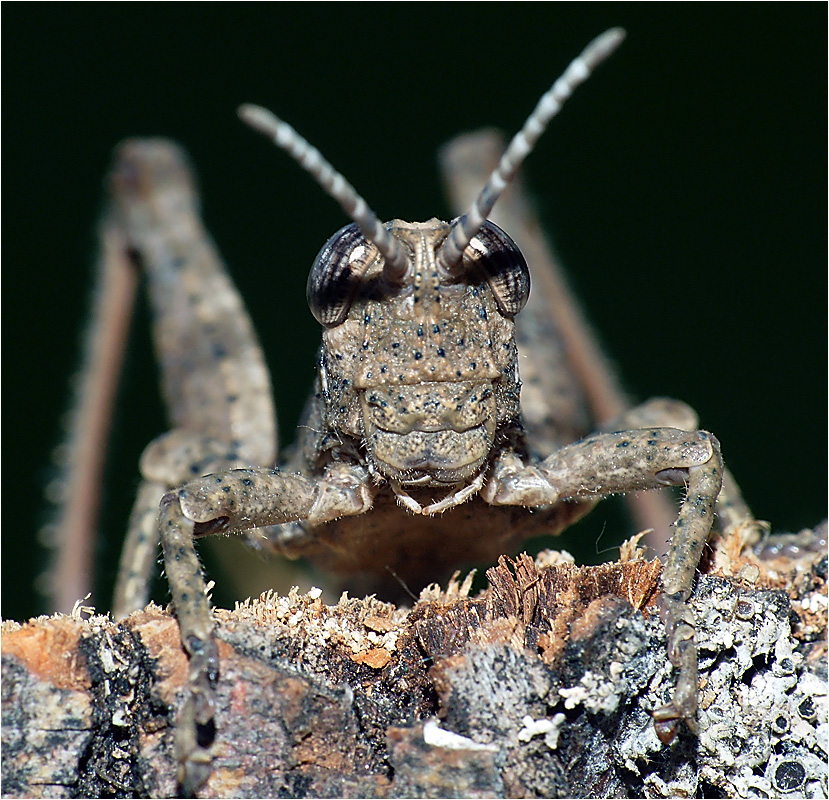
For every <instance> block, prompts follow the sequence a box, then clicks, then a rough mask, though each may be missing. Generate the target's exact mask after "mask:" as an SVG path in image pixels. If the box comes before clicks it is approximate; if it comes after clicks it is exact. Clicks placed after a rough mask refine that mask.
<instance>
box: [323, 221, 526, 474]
mask: <svg viewBox="0 0 829 800" xmlns="http://www.w3.org/2000/svg"><path fill="white" fill-rule="evenodd" d="M386 228H387V230H388V231H389V232H390V233H391V234H392V236H394V238H395V239H396V240H397V241H399V242H400V243H401V244H402V245H403V246H404V248H405V250H406V252H407V255H408V267H407V269H406V271H405V274H404V275H403V276H402V277H401V278H400V279H398V280H394V279H392V278H390V277H389V276H388V274H387V273H386V272H385V271H384V259H383V258H382V256H380V255H379V253H378V252H377V249H376V248H375V247H374V246H373V245H371V244H369V243H368V242H367V241H366V239H365V238H364V237H363V236H362V234H360V233H359V231H357V230H356V226H354V225H350V226H348V227H346V228H344V229H342V230H341V231H339V232H338V233H337V234H335V235H334V236H333V237H332V238H331V239H330V240H329V241H328V243H327V244H326V245H325V247H324V248H323V250H322V251H321V253H320V255H319V256H318V258H317V261H316V262H315V264H314V267H313V269H312V271H311V275H310V277H309V281H308V286H309V289H308V295H309V303H310V306H311V309H312V311H313V312H314V315H315V316H316V317H317V319H318V320H320V321H321V322H323V324H324V325H326V329H325V331H324V333H323V346H322V359H321V368H320V372H321V386H322V392H323V396H324V401H325V402H324V406H325V408H326V410H327V419H326V423H327V425H328V427H329V430H330V431H331V432H332V433H337V434H339V435H340V436H347V437H350V438H352V439H355V440H358V441H361V442H362V443H363V444H364V445H365V448H366V452H367V454H368V459H369V465H370V468H371V469H372V471H373V472H374V473H375V474H376V475H381V476H383V477H386V478H388V479H390V480H393V481H395V482H398V483H400V484H402V485H405V486H439V485H454V484H457V483H460V482H463V481H468V480H470V479H471V478H473V477H475V476H476V475H477V474H479V473H480V472H481V470H482V469H483V468H484V467H485V465H486V464H487V463H488V460H489V456H490V454H491V452H492V449H493V446H494V445H495V443H496V441H497V438H498V431H499V429H500V428H502V427H503V426H504V425H505V424H508V423H512V422H515V421H516V420H517V418H518V413H519V389H520V382H519V379H518V365H517V349H516V345H515V339H514V331H515V325H514V322H513V319H512V318H513V317H514V316H515V314H516V313H517V312H518V311H519V310H520V309H521V308H522V307H523V305H524V303H525V302H526V300H527V296H528V294H529V272H528V270H527V265H526V262H525V261H524V258H523V256H522V255H521V252H520V251H519V250H518V248H517V247H516V245H515V244H514V243H513V242H512V240H511V239H510V238H509V237H508V236H507V235H506V234H505V233H504V232H503V231H501V230H500V229H499V228H497V227H496V226H495V225H493V224H491V223H487V225H486V226H485V228H483V229H482V231H481V232H480V233H479V235H478V236H476V237H475V238H474V239H473V240H472V241H471V242H470V244H469V246H468V247H467V248H466V251H465V252H464V258H463V262H462V264H461V265H459V267H458V268H457V269H455V270H452V271H448V270H445V269H442V268H441V267H440V266H439V264H438V261H437V258H436V253H437V251H438V250H439V248H440V246H441V244H442V243H443V241H444V239H445V238H446V236H447V235H448V233H449V231H450V226H449V225H448V224H447V223H445V222H441V221H440V220H437V219H432V220H429V221H428V222H423V223H408V222H402V221H401V220H393V221H392V222H390V223H388V224H387V226H386Z"/></svg>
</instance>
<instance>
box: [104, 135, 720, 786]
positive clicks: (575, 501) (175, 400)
mask: <svg viewBox="0 0 829 800" xmlns="http://www.w3.org/2000/svg"><path fill="white" fill-rule="evenodd" d="M114 174H115V181H114V196H115V199H114V203H113V214H114V215H115V217H116V219H117V220H118V221H119V224H121V225H122V226H123V228H124V230H125V231H126V237H127V239H128V240H129V241H130V243H131V246H132V247H133V248H134V250H135V251H136V252H137V253H139V254H140V258H141V262H142V264H143V265H144V267H145V268H146V269H147V272H148V274H149V275H150V281H151V286H152V287H153V291H152V294H153V297H154V298H156V299H157V310H156V315H157V319H156V322H155V324H156V343H157V348H158V349H159V351H160V352H161V353H162V369H163V372H164V379H165V387H166V395H167V397H168V399H169V401H170V402H171V409H172V410H171V417H172V420H173V423H174V426H175V429H174V430H173V431H171V432H170V433H168V434H165V436H163V437H161V438H160V439H159V440H157V441H156V442H154V443H153V444H151V445H150V447H149V448H148V450H147V452H146V453H145V456H144V458H143V460H142V475H143V476H144V479H145V483H144V485H143V487H142V490H141V494H140V498H139V502H138V503H137V505H136V510H135V512H134V514H133V524H132V526H131V533H130V539H129V543H128V545H127V546H126V547H125V553H124V556H123V558H122V565H121V573H120V577H119V587H120V588H119V594H118V603H117V607H116V612H117V613H118V614H125V613H127V612H129V611H130V610H132V609H133V608H135V607H137V606H140V605H141V604H142V603H143V602H144V599H145V588H144V584H145V583H146V572H147V571H148V569H149V567H150V566H151V564H152V555H150V557H149V558H148V557H147V555H146V553H147V552H148V551H149V552H150V553H152V552H153V547H152V545H154V536H155V534H154V532H153V529H154V524H153V520H154V514H153V512H152V511H151V510H149V509H151V508H152V505H153V504H154V503H157V502H158V499H159V498H160V497H161V495H162V494H163V493H164V492H165V491H166V492H167V493H166V494H164V496H163V499H161V516H160V520H159V525H160V538H161V542H162V546H163V549H164V559H165V569H166V574H167V578H168V581H169V584H170V589H171V592H172V595H173V601H174V604H175V609H176V614H177V616H178V619H179V623H180V625H181V632H182V641H183V643H184V646H185V648H186V650H187V652H188V653H189V655H190V679H191V691H190V694H189V696H188V697H187V699H186V701H185V705H184V709H183V711H182V716H181V718H180V722H179V734H178V748H179V758H180V762H181V764H182V772H181V776H180V778H181V781H182V783H183V785H184V786H186V787H189V788H190V789H194V788H196V787H198V786H199V785H200V784H201V783H202V782H203V781H204V780H205V779H206V777H207V776H208V775H209V772H210V754H209V743H207V744H206V743H205V742H204V741H200V738H199V737H200V736H201V737H202V739H203V738H204V736H205V732H206V731H208V730H209V729H210V726H211V725H212V716H213V703H212V697H213V691H214V687H215V683H216V680H217V678H218V670H219V662H218V655H217V650H216V645H215V642H214V640H213V636H212V631H213V621H212V617H211V612H210V606H209V601H208V599H207V597H206V594H205V584H204V579H203V577H202V573H201V567H200V565H199V561H198V557H197V555H196V552H195V549H194V546H193V542H194V539H195V538H197V537H199V536H204V535H208V534H213V533H219V532H221V533H228V532H242V531H248V530H251V529H258V530H257V532H256V537H257V539H256V541H257V543H258V545H259V546H262V545H263V543H265V544H266V545H267V546H269V547H271V548H273V549H274V550H277V551H279V552H282V553H285V554H287V555H290V556H292V557H295V556H300V555H305V556H309V557H311V558H312V559H315V560H317V561H318V562H319V563H321V564H323V565H325V566H327V567H329V568H331V569H333V570H336V571H338V572H340V573H342V574H346V575H350V576H351V579H352V580H353V582H354V585H356V586H358V587H359V588H361V589H367V588H369V586H368V584H367V582H366V581H373V583H374V586H375V587H378V586H379V588H381V589H382V588H384V587H386V588H387V587H388V586H389V584H390V583H391V580H390V577H389V576H391V575H392V574H395V575H397V576H398V577H399V578H401V579H402V580H404V581H406V582H407V583H409V584H410V585H411V587H412V588H413V589H415V590H417V589H419V588H421V586H422V585H423V584H425V583H426V582H431V581H435V580H440V579H442V578H444V577H445V576H446V575H448V574H449V572H451V570H452V569H454V568H455V567H456V566H458V565H460V564H465V563H470V562H493V561H495V560H496V558H497V556H499V555H501V554H502V553H504V552H505V551H509V550H514V549H515V548H516V547H517V545H518V543H519V542H520V541H521V540H522V539H524V538H526V537H527V536H531V535H536V534H541V533H546V534H551V533H558V532H559V531H560V530H562V529H563V528H564V527H566V526H567V525H568V524H570V523H571V522H572V521H574V520H575V519H577V518H578V517H580V516H582V515H583V514H584V513H586V512H587V511H588V510H589V509H590V508H591V507H592V506H593V505H594V504H595V502H596V501H597V500H598V499H599V498H601V497H603V496H606V495H609V494H614V493H621V492H627V491H631V490H635V489H649V488H658V487H661V486H665V485H672V484H677V483H683V482H684V483H686V484H687V485H688V494H687V496H686V498H685V500H684V502H683V504H682V507H681V509H680V513H679V518H678V520H677V522H676V526H677V535H676V536H675V537H674V542H673V545H672V550H671V553H670V555H669V558H668V563H667V564H666V567H665V573H664V576H663V585H664V589H665V594H666V600H665V608H666V619H667V624H668V628H669V633H670V636H669V639H670V641H669V655H670V657H671V661H672V662H673V663H674V664H675V665H676V666H677V667H679V670H680V674H679V677H678V683H677V689H676V693H675V696H674V699H673V701H672V702H671V703H670V704H668V705H667V706H665V707H664V708H662V709H658V710H657V711H656V712H655V720H656V723H657V727H658V732H659V733H660V736H661V737H663V738H664V739H665V740H670V739H671V738H672V737H673V735H674V733H675V730H676V728H677V726H678V725H679V723H680V722H681V721H685V722H686V723H688V724H689V726H693V725H694V724H695V723H694V718H695V713H696V648H695V645H694V641H693V624H692V620H691V619H690V617H689V615H688V612H687V608H686V606H685V600H686V599H687V597H688V596H689V594H690V592H691V589H692V586H693V577H694V570H695V567H696V564H697V563H698V560H699V555H700V552H701V549H702V547H703V545H704V542H705V540H706V537H707V535H708V532H709V530H710V528H711V523H712V521H713V517H714V505H715V502H716V500H717V497H718V494H719V491H720V486H721V482H722V471H723V467H722V460H721V457H720V453H719V446H718V443H717V441H716V439H714V437H712V436H711V435H710V434H707V433H705V432H703V431H686V430H681V428H682V427H683V426H684V427H687V421H688V419H689V418H690V419H692V420H693V418H694V417H693V412H690V410H689V409H688V408H687V407H686V406H684V405H682V404H679V403H675V402H673V401H656V402H653V403H650V404H647V405H646V406H645V407H643V408H641V409H637V410H635V411H634V412H631V413H629V414H626V415H624V416H623V417H622V418H621V419H619V420H617V421H616V422H615V423H614V424H611V425H609V426H604V432H600V433H597V434H594V435H593V436H591V437H589V438H587V439H582V440H580V441H576V442H573V436H574V435H575V434H576V432H578V431H579V430H580V424H581V423H580V420H576V419H574V416H575V415H574V414H573V413H572V409H573V408H574V406H573V404H572V403H569V401H568V403H565V404H564V405H559V404H557V400H558V399H559V398H558V397H557V396H553V395H552V394H549V395H545V393H544V392H543V391H536V389H537V388H538V386H540V385H544V384H543V379H542V377H540V373H542V372H543V369H542V368H541V367H539V365H541V364H545V363H548V362H549V360H550V358H551V357H552V356H551V354H552V353H554V352H556V351H555V347H556V343H555V341H554V340H551V339H549V338H544V336H543V335H541V334H540V333H539V331H540V332H542V333H544V332H545V324H546V319H545V315H544V312H543V309H539V308H537V307H536V308H533V307H532V303H531V307H530V308H529V309H528V316H527V319H528V324H527V326H526V327H525V328H524V329H523V334H521V333H519V339H521V340H522V342H524V343H525V344H526V346H527V347H526V351H524V352H522V354H521V356H522V357H523V358H526V359H527V371H528V373H530V374H532V375H533V380H534V381H541V383H539V384H538V385H536V384H535V383H534V385H533V387H532V388H533V392H531V394H532V397H533V398H534V399H533V403H534V405H533V407H532V408H529V409H528V413H527V414H526V415H523V416H522V409H521V404H520V399H519V397H520V395H519V392H520V386H521V384H520V380H519V373H518V364H519V363H520V362H519V353H518V349H517V345H516V323H515V321H514V320H513V318H512V316H511V315H509V314H504V313H502V310H501V306H503V298H499V296H498V294H497V291H498V286H497V285H496V284H494V283H493V282H491V281H488V280H487V279H486V277H485V276H483V275H481V274H480V273H479V272H478V271H476V270H475V264H474V261H475V253H474V252H473V249H470V250H469V251H468V253H467V258H466V261H465V263H464V265H463V266H462V267H461V268H460V269H458V270H456V272H455V273H453V274H452V275H446V274H440V273H439V270H438V269H437V267H436V258H435V254H436V250H437V249H439V247H440V245H441V242H442V240H443V238H444V237H445V236H446V234H447V232H448V229H449V226H448V225H447V224H446V223H444V222H440V221H438V220H430V221H429V222H425V223H412V224H410V223H404V222H401V221H399V220H395V221H394V222H392V223H389V228H390V229H391V231H392V232H393V235H394V236H395V237H396V238H397V239H398V240H399V241H400V242H401V243H402V244H403V245H404V246H405V247H406V248H407V251H408V252H409V254H410V262H409V268H408V272H407V273H406V276H405V279H404V280H403V281H401V282H400V283H399V284H397V285H391V284H389V283H388V282H384V279H383V273H382V267H383V260H382V258H381V257H380V256H379V255H378V254H377V253H376V252H374V253H372V252H370V251H371V247H373V246H368V249H367V250H365V251H364V252H361V253H360V257H361V258H365V259H368V261H369V262H370V264H369V267H368V269H367V271H366V272H365V274H364V275H363V278H362V282H361V288H360V290H359V291H357V293H356V294H355V296H354V297H352V298H350V301H351V304H350V308H349V310H348V314H347V316H346V317H345V319H344V320H343V321H342V322H339V323H338V324H334V325H330V326H329V327H327V328H326V329H325V330H324V332H323V343H322V348H321V355H320V371H319V376H318V379H317V383H316V386H315V390H314V393H313V395H312V397H311V399H310V401H309V404H308V406H307V408H306V412H305V415H304V418H303V420H302V421H301V424H300V426H299V429H298V440H297V446H296V448H295V450H294V451H293V456H292V457H291V459H290V460H289V461H288V462H287V463H286V464H285V465H284V467H283V468H281V469H280V468H277V469H274V468H273V467H272V466H270V464H273V458H274V455H273V454H275V453H276V452H278V447H277V442H276V436H275V433H274V431H275V416H274V413H273V409H272V404H271V400H270V396H269V389H268V387H269V381H268V376H267V372H266V370H265V368H264V361H263V359H262V357H261V353H260V352H259V348H258V347H257V345H256V341H255V337H254V334H253V330H252V326H251V325H250V321H249V320H248V318H247V315H246V313H245V311H244V307H243V305H242V303H241V300H240V299H239V297H238V294H237V293H236V291H235V289H234V288H233V286H232V284H231V283H230V281H229V279H228V278H227V276H226V274H225V272H224V269H223V267H222V265H221V262H220V261H219V259H218V256H217V254H216V253H215V250H214V249H213V246H212V244H211V242H210V240H209V237H208V236H207V234H206V232H205V231H204V230H203V228H202V227H201V223H200V221H199V218H198V215H197V212H196V208H197V202H196V198H195V194H194V192H193V189H192V185H193V184H192V178H191V177H190V175H189V173H188V171H187V167H186V163H185V161H184V158H183V156H182V155H181V153H180V151H178V150H177V149H176V148H175V147H173V146H172V145H170V144H168V143H165V142H160V141H153V142H132V143H127V144H126V145H124V146H122V148H121V149H120V151H119V154H118V159H117V164H116V169H115V173H114ZM175 286H179V287H184V288H183V290H182V294H181V295H180V296H179V299H178V300H176V301H175V302H172V301H171V300H170V297H168V296H167V293H168V292H169V291H178V290H175V289H171V288H170V287H175ZM170 315H172V317H174V319H172V320H171V319H170V318H169V317H170ZM520 319H521V318H520V316H519V317H518V322H519V324H520ZM205 326H206V327H205ZM202 329H203V330H204V331H205V334H204V335H205V338H204V339H201V338H200V336H201V331H202ZM225 333H227V335H226V336H225ZM555 380H556V381H558V382H559V383H560V384H561V386H564V387H566V386H569V383H568V381H569V378H562V377H561V376H558V377H556V379H555ZM556 385H558V384H556ZM177 387H184V388H177ZM248 387H250V389H251V391H250V394H248V391H247V389H248ZM562 394H567V391H566V390H565V391H564V392H563V393H562ZM563 407H566V408H567V409H569V411H567V412H566V413H565V412H562V411H561V408H563ZM191 411H192V415H193V417H195V418H197V420H198V424H196V425H194V424H192V423H191V422H190V419H191ZM258 419H262V420H263V422H262V425H261V429H262V430H263V431H264V434H261V435H260V434H259V433H257V432H256V429H257V424H256V423H257V420H258ZM646 426H647V427H646ZM691 427H693V426H691ZM629 428H631V429H629ZM581 433H582V434H583V433H584V431H583V430H582V431H581ZM541 441H543V442H546V443H550V442H554V443H556V444H557V445H559V447H558V449H554V450H553V452H552V453H541V454H540V455H539V454H537V449H536V446H535V445H537V443H538V442H541ZM568 442H569V443H568ZM257 454H258V455H257ZM262 464H265V465H267V466H261V465H262ZM206 473H209V474H206ZM193 476H203V477H196V478H195V479H193ZM169 490H173V491H169ZM263 534H264V537H265V538H264V540H263V538H262V535H263ZM394 580H395V584H396V580H397V579H394Z"/></svg>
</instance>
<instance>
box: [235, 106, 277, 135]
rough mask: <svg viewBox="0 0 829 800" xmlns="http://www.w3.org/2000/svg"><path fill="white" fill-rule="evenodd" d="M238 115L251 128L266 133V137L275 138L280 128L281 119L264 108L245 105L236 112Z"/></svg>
mask: <svg viewBox="0 0 829 800" xmlns="http://www.w3.org/2000/svg"><path fill="white" fill-rule="evenodd" d="M236 114H237V115H238V116H239V119H240V120H242V122H245V123H247V124H248V125H250V127H251V128H254V129H255V130H257V131H259V132H260V133H264V134H265V135H266V136H273V135H274V134H275V131H276V128H277V127H278V126H279V119H277V117H276V116H275V115H274V114H272V113H271V112H270V111H268V110H267V109H266V108H262V106H257V105H254V104H253V103H244V104H242V105H241V106H239V108H238V109H237V110H236Z"/></svg>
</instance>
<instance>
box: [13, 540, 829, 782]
mask: <svg viewBox="0 0 829 800" xmlns="http://www.w3.org/2000/svg"><path fill="white" fill-rule="evenodd" d="M824 539H825V534H824ZM796 542H797V543H796ZM772 545H773V546H772ZM772 545H770V544H768V543H767V544H766V546H765V550H764V553H765V555H766V556H769V555H771V556H774V558H772V559H769V558H765V559H764V558H760V557H758V556H757V555H756V554H755V553H754V552H753V551H751V550H750V549H747V548H745V547H744V539H743V538H741V536H740V533H739V532H737V533H735V534H734V535H732V536H731V537H730V538H728V539H725V540H724V541H721V542H720V543H719V544H718V545H717V546H716V548H715V549H714V550H713V551H712V553H711V556H710V558H709V559H708V566H707V571H708V572H709V574H707V575H704V576H702V577H701V578H700V579H699V581H698V586H697V590H696V593H695V597H694V600H693V608H694V612H695V615H696V618H697V620H698V636H699V643H700V650H701V659H700V662H701V663H700V717H699V721H700V727H701V731H700V735H699V738H698V739H697V738H694V737H693V736H691V735H690V734H684V735H682V736H680V738H679V740H678V741H677V742H676V743H675V744H674V745H673V746H672V747H669V748H668V747H664V746H663V745H661V744H660V743H659V741H658V739H657V738H656V736H655V734H654V731H653V727H652V723H651V720H650V715H649V712H650V710H651V709H652V708H654V707H655V706H658V705H659V704H660V703H662V702H664V700H665V699H666V697H667V696H668V694H669V692H670V689H671V687H672V685H673V675H672V669H671V667H670V665H669V664H668V663H667V661H666V658H665V654H664V653H665V650H664V648H665V633H664V630H663V626H662V624H661V622H660V620H659V615H658V614H657V613H654V612H655V611H656V608H657V605H658V596H659V595H658V579H659V575H660V570H661V567H660V565H659V562H657V561H653V562H648V561H644V560H641V558H640V557H639V554H638V552H637V550H636V547H635V545H629V546H628V547H627V548H625V549H624V550H623V559H626V560H623V561H620V562H618V563H615V564H605V565H602V566H597V567H582V568H580V567H576V566H574V565H573V564H572V563H569V561H568V559H567V558H566V557H563V556H561V555H560V554H555V555H552V556H551V555H550V554H547V555H546V556H545V554H542V556H544V557H540V558H539V560H536V561H535V562H534V561H533V560H532V559H530V558H528V557H527V556H520V557H518V558H517V559H515V560H510V559H502V560H501V562H500V564H499V565H498V566H497V567H496V568H493V569H491V570H489V572H488V573H487V574H488V578H489V588H488V589H487V590H486V591H485V592H483V593H481V594H479V595H478V596H476V597H470V596H469V587H470V582H465V583H464V584H463V585H461V584H459V583H458V582H457V581H453V582H452V583H451V584H450V585H449V586H448V587H447V588H446V589H445V590H443V591H441V590H439V589H438V587H432V588H431V589H427V590H425V591H424V593H423V595H422V597H421V601H420V602H419V603H417V604H416V605H415V606H414V608H413V609H405V608H396V607H394V606H392V605H389V604H385V603H381V602H379V601H377V600H375V599H372V598H368V599H352V598H347V597H346V596H344V597H343V598H341V599H340V601H339V603H337V604H336V605H333V606H326V605H325V604H323V602H322V599H321V597H320V596H319V593H318V592H317V591H312V592H310V593H308V594H306V595H300V594H299V593H298V592H297V591H293V592H292V593H291V594H289V595H288V596H287V597H279V596H276V595H272V594H269V595H263V596H262V597H261V598H259V599H258V600H251V601H247V602H245V603H243V604H240V605H238V606H237V608H236V609H235V610H234V611H221V610H219V611H216V617H217V620H218V636H219V644H220V657H221V667H222V673H221V677H220V682H219V707H218V710H217V715H216V725H217V733H216V739H215V743H214V745H213V758H214V762H213V763H214V769H213V773H212V776H211V778H210V780H209V781H208V783H207V785H206V786H205V788H204V796H206V797H231V796H235V797H276V796H283V797H284V796H292V797H302V796H318V797H358V796H362V797H414V796H420V797H538V796H545V797H555V796H575V797H626V796H627V797H634V796H636V797H641V796H647V797H662V796H677V795H684V796H712V795H717V796H727V797H736V796H762V794H765V795H766V796H791V797H795V796H798V797H801V796H810V797H812V796H816V797H821V796H826V764H825V759H826V748H827V745H826V732H827V723H826V638H825V637H826V608H827V604H826V568H827V567H826V565H827V560H826V556H825V554H824V553H823V552H821V550H820V548H821V547H823V548H824V550H825V541H824V543H823V544H822V545H821V539H820V534H814V533H813V532H811V531H810V532H808V533H804V534H801V538H800V539H799V540H795V539H786V540H777V539H775V540H774V542H773V543H772ZM775 547H776V550H775ZM755 549H757V548H755ZM545 559H546V560H545ZM735 576H736V577H735ZM2 650H3V719H2V723H3V724H2V736H3V763H2V790H3V795H4V796H6V797H22V796H29V797H77V796H85V797H111V796H114V797H137V796H149V797H164V796H168V797H169V796H174V795H175V794H176V791H177V787H176V783H175V775H176V761H175V753H174V749H173V736H172V731H173V725H174V720H175V714H176V709H177V707H178V704H179V701H180V698H181V694H182V689H183V687H184V684H185V680H186V676H187V669H186V667H187V662H186V657H185V655H184V653H183V651H182V649H181V646H180V644H179V638H178V626H177V624H176V622H175V619H174V618H173V617H171V616H170V614H169V613H167V612H166V611H164V610H163V609H161V608H158V607H156V606H153V605H151V606H149V607H148V608H146V609H145V610H143V611H141V612H139V613H136V614H133V615H132V616H130V617H129V618H128V619H126V620H124V621H123V622H122V623H119V624H116V623H114V622H113V621H112V620H111V619H110V618H109V617H106V616H98V615H92V616H89V615H88V613H84V612H83V611H82V610H79V611H76V613H75V614H73V615H72V616H55V617H48V618H39V619H35V620H31V621H29V622H27V623H26V624H23V625H21V624H18V623H14V622H6V623H4V626H3V638H2Z"/></svg>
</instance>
